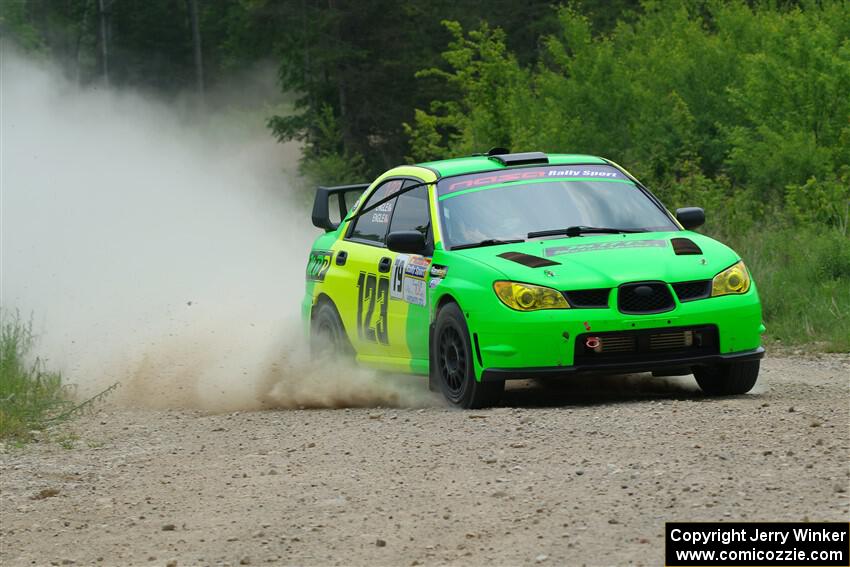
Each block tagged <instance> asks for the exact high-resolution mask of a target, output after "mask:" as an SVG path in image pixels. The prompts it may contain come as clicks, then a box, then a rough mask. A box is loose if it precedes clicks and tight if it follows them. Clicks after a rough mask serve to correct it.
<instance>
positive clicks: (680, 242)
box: [670, 238, 702, 256]
mask: <svg viewBox="0 0 850 567" xmlns="http://www.w3.org/2000/svg"><path fill="white" fill-rule="evenodd" d="M670 242H671V243H672V244H673V252H675V254H676V256H693V255H698V254H702V250H701V249H700V247H699V246H697V245H696V243H695V242H694V241H693V240H691V239H690V238H674V239H672V240H671V241H670Z"/></svg>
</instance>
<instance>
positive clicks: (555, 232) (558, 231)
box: [527, 226, 646, 238]
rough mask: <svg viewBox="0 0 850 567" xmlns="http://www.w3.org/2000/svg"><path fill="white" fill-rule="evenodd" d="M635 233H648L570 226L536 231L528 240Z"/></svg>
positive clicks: (530, 233) (529, 234)
mask: <svg viewBox="0 0 850 567" xmlns="http://www.w3.org/2000/svg"><path fill="white" fill-rule="evenodd" d="M635 232H646V231H645V230H643V229H641V228H638V229H635V228H606V227H601V226H568V227H567V228H555V229H552V230H536V231H534V232H529V233H528V235H527V238H537V237H539V236H561V235H564V236H569V237H573V236H581V235H582V234H632V233H635Z"/></svg>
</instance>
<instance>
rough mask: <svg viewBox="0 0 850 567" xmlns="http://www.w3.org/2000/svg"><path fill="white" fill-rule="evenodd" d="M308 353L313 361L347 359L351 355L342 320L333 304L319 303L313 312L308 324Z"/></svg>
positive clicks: (327, 302)
mask: <svg viewBox="0 0 850 567" xmlns="http://www.w3.org/2000/svg"><path fill="white" fill-rule="evenodd" d="M310 353H311V354H312V355H313V358H314V359H320V360H321V359H325V358H332V357H337V358H340V357H342V358H348V357H350V356H351V355H352V349H351V344H350V343H349V342H348V337H347V336H346V335H345V328H344V327H343V326H342V320H341V319H340V317H339V313H338V312H337V310H336V307H334V305H333V303H331V302H329V301H322V302H320V303H319V304H318V305H317V306H316V308H315V309H314V311H313V320H312V322H311V324H310Z"/></svg>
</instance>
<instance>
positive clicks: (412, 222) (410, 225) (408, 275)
mask: <svg viewBox="0 0 850 567" xmlns="http://www.w3.org/2000/svg"><path fill="white" fill-rule="evenodd" d="M415 182H416V183H417V184H418V183H422V182H421V181H420V180H415ZM410 230H415V231H418V232H421V233H422V234H423V235H424V236H425V241H426V245H427V249H428V250H427V251H425V252H424V253H423V254H421V255H419V254H395V256H394V258H393V269H392V272H391V275H390V304H389V322H390V329H391V336H392V338H393V340H392V341H391V343H390V345H389V346H390V355H391V356H393V357H397V358H399V359H406V360H409V361H410V363H412V364H413V365H414V367H416V366H417V361H418V362H419V365H418V366H421V365H423V364H427V361H428V322H429V312H428V276H429V271H430V267H431V251H432V250H433V236H432V232H431V217H430V212H429V209H428V187H427V186H420V187H417V188H415V189H411V190H409V191H407V192H404V193H401V194H400V195H399V196H398V198H397V199H396V204H395V205H394V207H393V214H392V219H391V221H390V229H389V232H394V231H410ZM413 370H415V368H413Z"/></svg>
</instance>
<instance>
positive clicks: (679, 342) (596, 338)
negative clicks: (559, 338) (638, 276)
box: [575, 325, 718, 365]
mask: <svg viewBox="0 0 850 567" xmlns="http://www.w3.org/2000/svg"><path fill="white" fill-rule="evenodd" d="M717 345H718V341H717V327H715V326H713V325H705V326H701V327H672V328H666V329H645V330H640V331H615V332H606V333H584V334H581V335H578V336H577V337H576V344H575V363H576V364H582V365H593V364H595V363H607V362H621V361H629V362H631V361H634V362H641V361H655V360H658V361H663V360H669V359H675V358H681V357H687V356H700V355H709V354H717V352H718V349H717Z"/></svg>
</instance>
